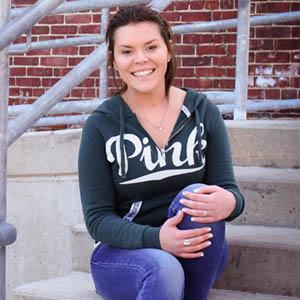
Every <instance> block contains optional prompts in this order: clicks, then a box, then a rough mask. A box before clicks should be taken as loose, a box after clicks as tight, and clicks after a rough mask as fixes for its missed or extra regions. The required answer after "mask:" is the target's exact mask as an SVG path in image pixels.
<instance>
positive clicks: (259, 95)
mask: <svg viewBox="0 0 300 300" xmlns="http://www.w3.org/2000/svg"><path fill="white" fill-rule="evenodd" d="M248 98H249V99H265V90H264V89H248Z"/></svg>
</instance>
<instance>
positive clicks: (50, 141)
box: [8, 120, 300, 176]
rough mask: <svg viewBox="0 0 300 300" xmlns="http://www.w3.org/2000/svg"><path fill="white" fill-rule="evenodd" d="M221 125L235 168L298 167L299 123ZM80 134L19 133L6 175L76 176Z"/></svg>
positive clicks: (262, 121)
mask: <svg viewBox="0 0 300 300" xmlns="http://www.w3.org/2000/svg"><path fill="white" fill-rule="evenodd" d="M225 123H226V126H227V129H228V133H229V137H230V142H231V150H232V154H233V161H234V164H235V165H239V166H261V167H266V166H267V167H274V168H300V155H299V149H300V130H299V129H300V121H298V120H297V121H289V120H247V121H226V122H225ZM81 131H82V130H81V129H69V130H58V131H42V132H29V133H25V134H23V135H22V137H21V138H19V139H18V140H17V141H16V142H15V143H14V144H13V145H11V147H9V152H8V175H9V176H30V175H44V174H48V175H50V174H55V175H56V174H61V175H63V174H76V173H77V160H78V148H79V143H80V138H81ZM24 157H26V159H25V160H24ZM45 157H47V161H45Z"/></svg>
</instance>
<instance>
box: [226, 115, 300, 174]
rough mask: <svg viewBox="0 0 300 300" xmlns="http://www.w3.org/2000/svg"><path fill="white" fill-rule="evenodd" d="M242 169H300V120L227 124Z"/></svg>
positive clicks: (235, 157) (235, 155) (236, 162)
mask: <svg viewBox="0 0 300 300" xmlns="http://www.w3.org/2000/svg"><path fill="white" fill-rule="evenodd" d="M226 126H227V129H228V132H229V137H230V142H231V148H232V154H233V161H234V164H235V165H239V166H261V167H274V168H298V169H299V168H300V153H299V149H300V120H247V121H226Z"/></svg>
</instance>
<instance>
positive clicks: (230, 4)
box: [220, 0, 234, 10]
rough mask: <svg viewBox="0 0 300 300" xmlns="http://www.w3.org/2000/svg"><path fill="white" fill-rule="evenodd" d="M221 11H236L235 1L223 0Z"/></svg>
mask: <svg viewBox="0 0 300 300" xmlns="http://www.w3.org/2000/svg"><path fill="white" fill-rule="evenodd" d="M220 9H222V10H223V9H234V1H233V0H222V1H220Z"/></svg>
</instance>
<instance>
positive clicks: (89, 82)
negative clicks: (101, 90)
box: [79, 78, 99, 87]
mask: <svg viewBox="0 0 300 300" xmlns="http://www.w3.org/2000/svg"><path fill="white" fill-rule="evenodd" d="M97 83H98V84H99V80H98V82H97ZM94 85H95V81H94V79H91V78H88V79H85V80H84V81H83V82H81V83H80V85H79V87H93V86H94Z"/></svg>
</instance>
